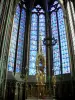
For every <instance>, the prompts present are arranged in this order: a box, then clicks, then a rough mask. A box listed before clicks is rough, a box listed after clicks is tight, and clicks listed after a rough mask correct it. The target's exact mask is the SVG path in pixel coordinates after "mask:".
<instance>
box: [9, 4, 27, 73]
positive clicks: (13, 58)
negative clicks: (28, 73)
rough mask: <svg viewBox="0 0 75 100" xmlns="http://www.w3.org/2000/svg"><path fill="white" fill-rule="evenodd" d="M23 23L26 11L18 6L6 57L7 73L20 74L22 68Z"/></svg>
mask: <svg viewBox="0 0 75 100" xmlns="http://www.w3.org/2000/svg"><path fill="white" fill-rule="evenodd" d="M25 22H26V10H25V8H24V7H23V6H21V5H19V4H18V5H17V7H16V12H15V15H14V20H13V26H12V32H11V41H10V49H9V56H8V71H11V72H13V71H15V72H20V71H21V68H22V58H23V44H24V34H25Z"/></svg>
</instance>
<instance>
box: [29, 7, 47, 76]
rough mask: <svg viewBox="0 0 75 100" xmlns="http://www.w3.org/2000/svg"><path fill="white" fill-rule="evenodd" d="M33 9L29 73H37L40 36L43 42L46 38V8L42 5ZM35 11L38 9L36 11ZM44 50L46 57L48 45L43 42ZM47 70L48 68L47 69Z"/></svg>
mask: <svg viewBox="0 0 75 100" xmlns="http://www.w3.org/2000/svg"><path fill="white" fill-rule="evenodd" d="M35 8H36V9H33V10H32V12H33V13H32V16H31V31H30V54H29V75H35V74H36V65H35V63H36V57H37V53H38V44H39V38H40V37H41V40H42V42H43V39H44V38H45V15H44V10H43V9H41V6H40V5H37V6H36V7H35ZM35 11H38V12H37V13H35ZM42 52H43V54H44V56H45V57H46V47H45V46H44V45H43V43H42ZM45 72H46V69H45Z"/></svg>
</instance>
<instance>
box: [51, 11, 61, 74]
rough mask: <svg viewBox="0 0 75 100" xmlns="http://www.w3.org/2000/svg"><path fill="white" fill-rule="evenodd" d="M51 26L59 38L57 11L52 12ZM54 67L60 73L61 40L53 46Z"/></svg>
mask: <svg viewBox="0 0 75 100" xmlns="http://www.w3.org/2000/svg"><path fill="white" fill-rule="evenodd" d="M51 28H52V34H53V37H54V38H55V39H57V40H58V29H57V19H56V12H52V13H51ZM53 62H54V63H53V69H54V74H55V75H58V74H60V53H59V41H58V43H57V44H56V45H55V46H53ZM58 62H59V65H58V68H56V64H55V63H58Z"/></svg>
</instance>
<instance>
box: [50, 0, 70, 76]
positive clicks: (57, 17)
mask: <svg viewBox="0 0 75 100" xmlns="http://www.w3.org/2000/svg"><path fill="white" fill-rule="evenodd" d="M49 11H50V19H51V31H52V37H54V38H55V39H57V43H56V45H55V46H53V71H54V75H59V74H61V73H62V74H66V73H70V62H69V53H68V45H67V37H66V28H65V22H64V15H63V10H62V8H61V6H60V4H59V2H58V1H57V0H56V1H55V2H54V3H53V5H52V6H51V8H50V10H49Z"/></svg>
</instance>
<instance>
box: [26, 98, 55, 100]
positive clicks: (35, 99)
mask: <svg viewBox="0 0 75 100" xmlns="http://www.w3.org/2000/svg"><path fill="white" fill-rule="evenodd" d="M26 100H55V99H53V98H50V97H44V98H42V99H39V98H36V97H28V98H27V99H26Z"/></svg>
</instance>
